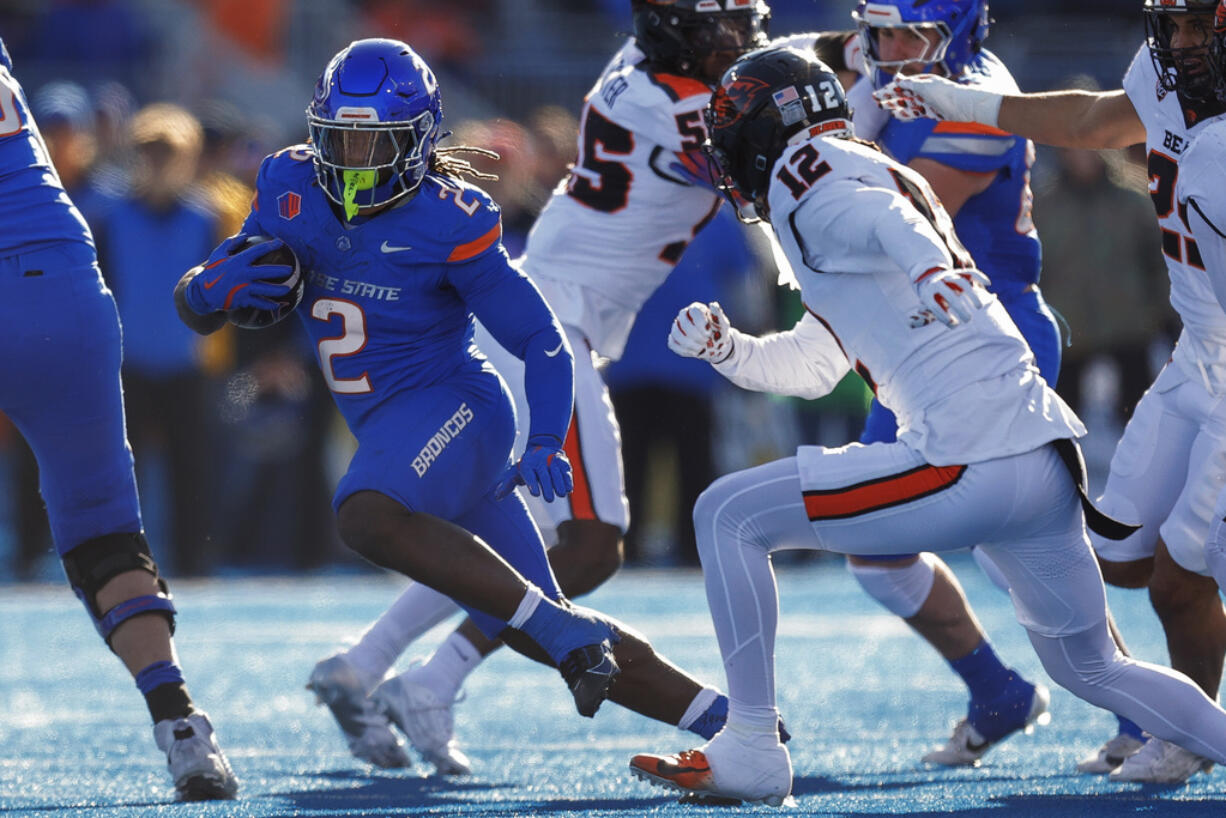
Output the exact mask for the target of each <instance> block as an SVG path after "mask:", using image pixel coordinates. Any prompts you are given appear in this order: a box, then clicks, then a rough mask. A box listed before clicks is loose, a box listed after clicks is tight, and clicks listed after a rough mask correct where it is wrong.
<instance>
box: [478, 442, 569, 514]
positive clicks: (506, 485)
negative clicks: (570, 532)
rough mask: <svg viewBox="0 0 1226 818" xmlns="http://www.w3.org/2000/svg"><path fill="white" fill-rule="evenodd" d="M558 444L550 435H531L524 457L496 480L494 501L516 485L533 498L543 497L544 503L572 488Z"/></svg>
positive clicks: (564, 455) (567, 492) (566, 463)
mask: <svg viewBox="0 0 1226 818" xmlns="http://www.w3.org/2000/svg"><path fill="white" fill-rule="evenodd" d="M561 443H562V441H560V440H558V438H556V437H554V436H553V435H533V436H532V437H530V438H528V446H527V448H526V449H525V450H524V456H523V457H521V458H520V459H519V462H518V463H514V464H512V465H510V466H507V468H506V471H504V472H503V473H502V476H501V477H499V478H498V485H497V486H496V487H495V488H494V498H495V499H497V500H501V499H502V498H503V497H506V496H507V495H508V494H510V493H511V491H512V490H513V489H514V488H515V487H516V486H527V487H528V493H529V494H531V495H532V496H533V497H543V498H544V499H545V502H546V503H552V502H553V498H554V497H555V496H557V497H565V496H566V495H568V494H570V493H571V490H572V489H574V487H575V479H574V477H573V475H572V474H571V470H570V461H569V460H567V459H566V452H564V451H562V446H561Z"/></svg>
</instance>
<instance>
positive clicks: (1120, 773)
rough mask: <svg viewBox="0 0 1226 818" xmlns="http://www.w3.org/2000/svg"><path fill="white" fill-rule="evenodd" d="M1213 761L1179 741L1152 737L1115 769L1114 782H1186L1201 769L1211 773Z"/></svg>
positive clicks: (1112, 778) (1112, 776)
mask: <svg viewBox="0 0 1226 818" xmlns="http://www.w3.org/2000/svg"><path fill="white" fill-rule="evenodd" d="M1212 769H1213V762H1212V761H1210V760H1209V759H1207V758H1205V757H1203V756H1198V755H1197V754H1196V753H1193V752H1191V751H1189V750H1185V749H1183V748H1182V747H1180V746H1179V745H1178V744H1172V743H1171V742H1169V741H1163V740H1162V739H1160V738H1151V739H1150V740H1149V741H1147V742H1145V746H1143V747H1141V749H1139V750H1137V751H1136V752H1135V753H1133V754H1132V755H1131V756H1129V757H1128V758H1126V759H1124V762H1123V763H1122V764H1120V766H1119V767H1116V768H1115V769H1114V770H1112V771H1111V774H1110V775H1108V776H1107V777H1108V778H1109V779H1111V780H1112V781H1138V782H1142V783H1146V784H1182V783H1184V782H1185V781H1187V780H1188V779H1189V778H1191V777H1192V776H1194V775H1195V774H1196V773H1198V772H1206V773H1207V772H1209V771H1210V770H1212Z"/></svg>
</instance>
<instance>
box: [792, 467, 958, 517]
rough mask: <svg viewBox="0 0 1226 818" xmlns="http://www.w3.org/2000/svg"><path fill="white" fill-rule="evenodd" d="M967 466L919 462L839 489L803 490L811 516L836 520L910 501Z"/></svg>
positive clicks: (945, 483) (940, 485) (944, 486)
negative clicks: (890, 473)
mask: <svg viewBox="0 0 1226 818" xmlns="http://www.w3.org/2000/svg"><path fill="white" fill-rule="evenodd" d="M965 471H966V466H920V467H918V468H915V469H911V470H910V471H905V472H903V473H902V474H892V475H889V476H887V477H880V478H877V479H875V480H868V481H865V482H863V483H857V484H856V485H854V486H846V487H844V488H839V489H829V490H824V491H806V492H805V493H804V494H805V511H806V512H807V513H808V515H809V519H810V520H837V519H841V518H844V517H855V516H857V515H860V514H867V513H868V512H870V511H879V510H880V509H883V508H889V507H890V506H896V505H901V504H902V503H909V502H911V501H912V500H918V499H919V498H921V497H927V496H928V495H929V494H935V493H937V492H938V491H943V490H944V489H947V488H949V487H950V486H952V485H953V484H954V483H957V482H958V481H959V480H960V479H962V474H963V473H964V472H965Z"/></svg>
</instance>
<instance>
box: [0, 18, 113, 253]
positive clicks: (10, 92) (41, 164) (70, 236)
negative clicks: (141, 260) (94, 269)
mask: <svg viewBox="0 0 1226 818" xmlns="http://www.w3.org/2000/svg"><path fill="white" fill-rule="evenodd" d="M0 51H3V42H2V41H0ZM5 57H6V59H5V60H0V179H2V180H3V182H4V196H2V197H0V224H2V225H4V228H3V229H2V230H0V257H6V256H11V255H15V254H17V253H25V252H31V251H34V250H38V249H41V248H44V247H49V246H51V245H54V244H57V243H61V242H65V241H70V242H85V243H86V244H88V245H90V246H91V247H92V246H93V243H94V239H93V236H92V235H91V234H90V232H89V227H88V226H87V225H86V224H85V219H84V218H82V217H81V214H80V213H79V212H78V211H77V209H76V207H74V206H73V204H72V200H71V199H69V198H68V194H67V193H65V192H64V186H63V185H62V184H60V177H59V176H58V175H57V174H56V172H55V168H54V167H52V165H51V160H50V159H49V158H48V156H47V147H46V145H44V144H43V138H42V136H41V135H40V134H39V132H38V126H37V125H36V124H35V123H34V117H32V116H31V115H30V106H29V103H28V102H27V101H26V97H25V92H24V91H22V89H21V85H20V84H19V83H18V82H17V80H16V79H15V78H14V77H13V75H12V73H10V71H9V64H8V61H7V52H5Z"/></svg>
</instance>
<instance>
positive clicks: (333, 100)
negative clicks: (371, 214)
mask: <svg viewBox="0 0 1226 818" xmlns="http://www.w3.org/2000/svg"><path fill="white" fill-rule="evenodd" d="M306 113H307V127H308V128H309V130H310V139H311V144H312V145H313V147H314V149H315V150H314V154H315V175H316V177H317V178H318V179H319V184H320V187H322V188H323V190H324V193H325V194H326V195H327V196H328V198H329V199H331V200H332V201H333V202H335V203H336V204H338V205H340V206H341V207H343V208H344V210H345V217H346V218H347V219H353V218H354V217H355V216H357V215H358V212H359V210H361V209H362V208H371V207H380V206H383V205H387V204H390V203H392V202H395V201H396V200H398V199H401V198H402V197H405V196H408V195H411V194H412V193H414V192H415V191H416V190H417V189H418V188H419V187H420V186H421V183H422V179H424V178H425V175H426V172H427V171H428V170H429V169H430V163H431V157H432V155H433V153H434V148H435V143H436V142H437V141H438V138H439V126H440V124H441V122H442V117H443V108H442V99H441V97H440V95H439V91H438V82H437V80H436V79H435V78H434V73H433V72H432V71H431V70H430V67H429V66H427V65H426V63H425V61H423V60H422V59H421V57H419V56H418V55H417V54H416V53H415V52H414V51H413V49H411V48H409V46H407V45H405V44H404V43H402V42H400V41H399V40H386V39H368V40H358V41H356V42H354V43H352V44H351V45H350V46H349V47H348V48H346V49H344V50H343V51H341V52H340V53H339V54H337V55H336V56H335V57H333V59H332V61H331V62H330V63H329V64H328V67H327V68H325V69H324V72H323V74H322V75H321V76H320V78H319V82H318V83H316V86H315V95H314V97H313V98H312V100H311V104H310V105H309V106H308V107H307V111H306Z"/></svg>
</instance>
